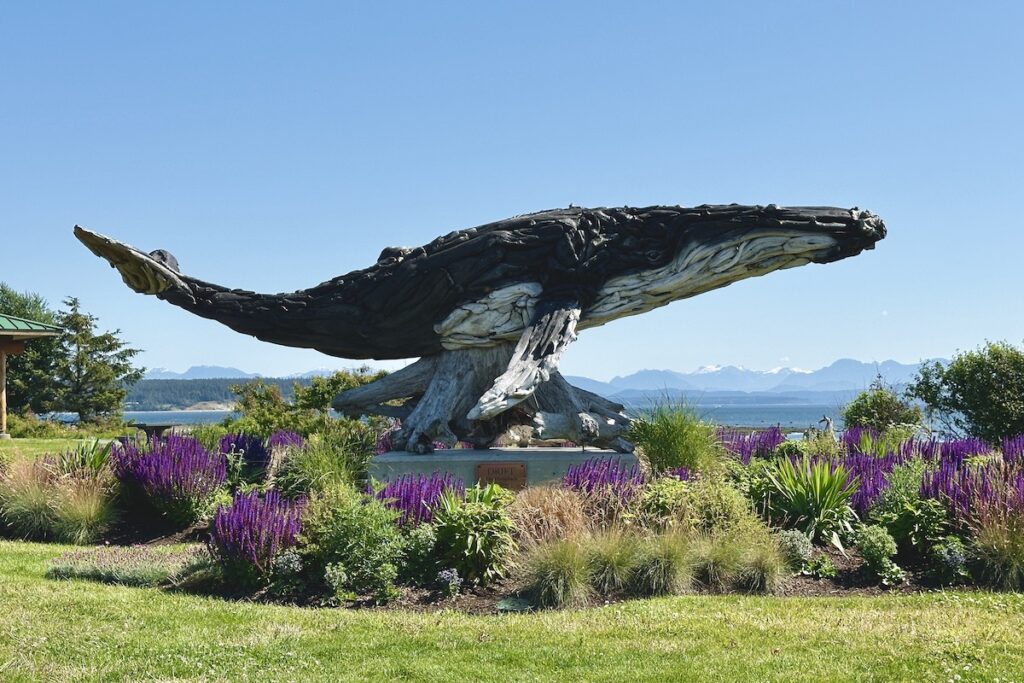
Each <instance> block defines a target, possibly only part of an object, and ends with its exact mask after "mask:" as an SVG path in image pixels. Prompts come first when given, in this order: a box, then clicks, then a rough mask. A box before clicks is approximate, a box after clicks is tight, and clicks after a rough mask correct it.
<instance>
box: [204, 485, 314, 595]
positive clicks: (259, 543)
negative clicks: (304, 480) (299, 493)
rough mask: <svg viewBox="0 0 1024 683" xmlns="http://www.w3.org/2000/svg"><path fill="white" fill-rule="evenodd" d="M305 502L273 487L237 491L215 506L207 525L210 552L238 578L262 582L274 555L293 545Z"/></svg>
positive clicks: (269, 569)
mask: <svg viewBox="0 0 1024 683" xmlns="http://www.w3.org/2000/svg"><path fill="white" fill-rule="evenodd" d="M304 507H305V501H303V500H301V499H300V500H297V501H290V500H288V499H286V498H282V497H281V495H280V494H279V493H278V492H277V491H274V490H270V491H268V492H267V494H266V495H265V496H260V494H259V492H257V491H250V492H249V493H240V494H236V495H235V498H234V500H233V501H232V503H231V505H230V506H228V507H223V506H222V507H220V508H218V509H217V512H216V514H215V515H214V517H213V523H212V524H211V525H210V540H209V547H210V552H211V553H212V554H213V555H214V557H216V558H217V559H218V561H220V563H221V564H222V565H223V567H224V569H225V571H227V572H228V574H229V575H230V576H231V577H232V578H235V579H237V580H241V581H247V582H254V583H259V582H264V581H266V580H267V579H269V578H270V571H271V567H272V563H273V561H274V557H276V556H277V554H278V553H280V552H281V551H282V550H285V549H287V548H290V547H292V546H294V545H295V543H296V539H297V537H298V535H299V532H300V531H301V530H302V511H303V509H304Z"/></svg>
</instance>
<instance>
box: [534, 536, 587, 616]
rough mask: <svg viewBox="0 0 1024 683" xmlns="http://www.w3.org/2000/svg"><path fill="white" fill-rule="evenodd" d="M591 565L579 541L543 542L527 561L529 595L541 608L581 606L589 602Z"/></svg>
mask: <svg viewBox="0 0 1024 683" xmlns="http://www.w3.org/2000/svg"><path fill="white" fill-rule="evenodd" d="M590 572H591V565H590V562H589V561H588V557H587V552H586V550H585V549H584V548H583V547H582V546H581V543H580V541H579V540H577V539H574V540H558V541H551V542H548V543H543V544H541V545H539V546H537V547H535V548H534V549H533V550H531V551H530V553H529V555H528V556H527V560H526V581H527V585H528V586H529V588H528V592H529V593H530V594H531V595H532V596H533V599H534V601H535V603H536V604H538V605H540V606H542V607H582V606H583V605H586V604H587V603H588V602H589V601H590V596H591V594H592V590H591V587H590Z"/></svg>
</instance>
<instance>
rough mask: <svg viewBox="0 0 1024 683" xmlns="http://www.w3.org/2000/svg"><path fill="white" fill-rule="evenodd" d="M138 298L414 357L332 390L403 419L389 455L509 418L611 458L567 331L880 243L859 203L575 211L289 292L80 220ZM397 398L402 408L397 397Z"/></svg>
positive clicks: (336, 349)
mask: <svg viewBox="0 0 1024 683" xmlns="http://www.w3.org/2000/svg"><path fill="white" fill-rule="evenodd" d="M75 235H76V236H77V237H78V239H80V240H81V241H82V242H83V243H84V244H85V245H86V246H87V247H89V249H91V250H92V251H93V253H95V254H97V255H98V256H101V257H103V258H105V259H106V260H107V261H109V262H110V263H111V265H113V267H115V268H117V269H118V271H120V273H121V276H122V277H123V278H124V281H125V283H126V284H127V285H128V286H129V287H131V288H132V289H134V290H135V291H136V292H140V293H143V294H154V295H156V296H157V297H158V298H160V299H163V300H164V301H168V302H170V303H172V304H174V305H175V306H180V307H181V308H184V309H185V310H187V311H191V312H192V313H195V314H196V315H201V316H203V317H204V318H211V319H213V320H216V321H218V322H221V323H223V324H225V325H227V326H228V327H230V328H231V329H233V330H237V331H238V332H244V333H245V334H251V335H253V336H255V337H256V338H257V339H262V340H264V341H268V342H273V343H275V344H284V345H286V346H297V347H303V348H312V349H317V350H318V351H322V352H323V353H326V354H329V355H332V356H339V357H341V358H374V359H378V360H383V359H390V358H412V357H419V360H418V361H416V362H415V363H412V364H411V365H409V366H407V367H405V368H403V369H402V370H399V371H397V372H394V373H392V374H390V375H388V376H387V377H385V378H383V379H381V380H378V381H376V382H374V383H372V384H368V385H366V386H364V387H360V388H357V389H352V390H350V391H346V392H345V393H343V394H341V395H339V396H338V397H337V398H336V399H335V401H334V407H335V408H336V409H337V410H338V411H340V412H343V413H346V414H349V415H362V414H377V415H388V416H393V417H398V418H400V419H401V421H402V430H401V431H400V432H399V433H398V434H397V435H396V438H395V439H394V441H393V443H394V445H395V447H396V448H404V449H407V450H409V451H414V452H420V453H424V452H427V451H429V450H430V448H431V443H432V442H434V441H442V442H444V443H446V444H452V443H454V442H455V441H456V440H464V441H470V442H472V443H473V444H474V445H476V446H477V447H486V446H489V445H490V444H492V443H493V442H494V441H495V440H496V439H497V438H498V437H499V436H500V435H501V434H503V433H505V432H506V431H508V430H509V429H510V428H511V427H523V426H525V427H528V428H529V429H530V430H531V432H532V436H533V437H534V438H536V439H570V440H572V441H576V442H578V443H586V444H594V445H597V446H603V447H608V448H613V449H616V450H619V451H628V450H631V448H632V446H631V445H630V444H629V442H628V441H626V440H625V439H624V438H623V435H624V433H625V431H626V430H627V429H628V427H629V423H630V420H629V418H628V417H626V416H625V415H624V414H623V412H622V411H623V408H622V406H621V405H618V404H615V403H613V402H611V401H608V400H606V399H604V398H602V397H600V396H597V395H595V394H592V393H590V392H588V391H584V390H582V389H578V388H576V387H573V386H571V385H570V384H569V383H568V382H566V381H565V379H563V378H562V376H561V374H559V372H558V361H559V358H560V357H561V355H562V352H563V351H564V350H565V348H566V347H567V346H568V345H569V344H570V343H572V341H573V340H574V339H576V333H577V331H578V330H583V329H587V328H589V327H597V326H598V325H603V324H605V323H607V322H609V321H611V320H615V319H616V318H622V317H625V316H628V315H637V314H638V313H645V312H647V311H649V310H651V309H654V308H657V307H659V306H664V305H665V304H667V303H670V302H672V301H676V300H677V299H685V298H687V297H691V296H694V295H696V294H700V293H702V292H707V291H709V290H712V289H717V288H719V287H724V286H726V285H728V284H731V283H733V282H736V281H737V280H743V279H745V278H748V277H753V276H756V275H764V274H765V273H770V272H771V271H773V270H781V269H784V268H793V267H795V266H801V265H804V264H806V263H830V262H832V261H838V260H839V259H843V258H846V257H848V256H855V255H856V254H859V253H860V252H861V251H863V250H864V249H871V248H872V247H873V246H874V244H875V242H877V241H878V240H880V239H882V238H883V237H885V226H884V225H883V223H882V221H881V219H880V218H878V217H877V216H875V215H873V214H871V213H869V212H867V211H861V210H858V209H837V208H830V207H793V208H783V207H779V206H775V205H769V206H737V205H729V206H698V207H695V208H684V207H679V206H651V207H647V208H642V209H636V208H629V207H625V208H615V209H583V208H576V207H571V208H568V209H558V210H554V211H543V212H541V213H534V214H528V215H525V216H517V217H515V218H510V219H508V220H504V221H499V222H497V223H490V224H488V225H483V226H480V227H478V228H470V229H468V230H460V231H457V232H452V233H450V234H448V235H445V236H444V237H439V238H437V239H436V240H434V241H433V242H431V243H430V244H427V245H424V246H422V247H417V248H415V249H407V248H397V247H389V248H387V249H385V250H384V251H383V252H381V255H380V258H379V259H378V260H377V263H376V264H375V265H373V266H371V267H369V268H366V269H364V270H357V271H354V272H351V273H348V274H347V275H342V276H341V277H337V278H334V279H333V280H330V281H328V282H325V283H323V284H320V285H317V286H316V287H313V288H311V289H305V290H302V291H298V292H293V293H291V294H257V293H255V292H249V291H245V290H239V289H227V288H225V287H221V286H218V285H214V284H210V283H208V282H203V281H202V280H197V279H195V278H191V277H188V276H186V275H182V274H181V273H180V272H179V270H178V262H177V260H176V259H175V258H174V257H173V256H172V255H171V254H170V253H168V252H166V251H163V250H158V251H154V252H151V253H149V254H146V253H143V252H140V251H138V250H136V249H133V248H132V247H130V246H128V245H125V244H122V243H120V242H117V241H115V240H112V239H110V238H108V237H104V236H103V235H98V234H96V233H93V232H90V231H88V230H85V229H84V228H81V227H76V228H75ZM399 401H400V402H401V403H400V404H399V405H396V402H399Z"/></svg>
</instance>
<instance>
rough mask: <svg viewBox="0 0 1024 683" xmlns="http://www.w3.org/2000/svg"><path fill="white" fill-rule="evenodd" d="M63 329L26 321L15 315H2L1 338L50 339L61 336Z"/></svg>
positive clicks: (0, 324)
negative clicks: (55, 335) (54, 335)
mask: <svg viewBox="0 0 1024 683" xmlns="http://www.w3.org/2000/svg"><path fill="white" fill-rule="evenodd" d="M60 332H61V329H60V328H59V327H57V326H56V325H48V324H46V323H40V322H36V321H35V320H25V319H24V318H18V317H16V316H13V315H7V314H5V313H0V336H15V337H48V336H50V335H53V334H60Z"/></svg>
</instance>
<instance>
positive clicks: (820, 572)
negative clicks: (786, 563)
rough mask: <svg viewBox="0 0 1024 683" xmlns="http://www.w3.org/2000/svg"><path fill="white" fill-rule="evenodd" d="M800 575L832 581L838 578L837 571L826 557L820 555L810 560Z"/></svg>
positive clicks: (829, 558) (830, 559)
mask: <svg viewBox="0 0 1024 683" xmlns="http://www.w3.org/2000/svg"><path fill="white" fill-rule="evenodd" d="M800 573H801V574H805V575H807V576H813V577H814V578H816V579H834V578H836V577H837V576H839V570H838V569H836V565H835V563H834V562H832V558H831V557H829V556H828V555H825V554H821V555H818V556H817V557H815V558H813V559H812V560H810V561H809V562H808V563H807V564H805V565H804V568H803V569H802V570H801V571H800Z"/></svg>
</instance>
